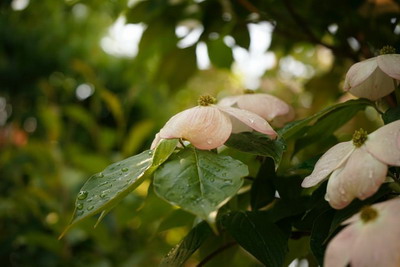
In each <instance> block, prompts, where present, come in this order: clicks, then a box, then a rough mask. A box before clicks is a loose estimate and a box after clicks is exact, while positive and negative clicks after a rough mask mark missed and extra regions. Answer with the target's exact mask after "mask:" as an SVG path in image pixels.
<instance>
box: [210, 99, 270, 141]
mask: <svg viewBox="0 0 400 267" xmlns="http://www.w3.org/2000/svg"><path fill="white" fill-rule="evenodd" d="M218 108H219V109H220V110H221V111H223V112H226V113H228V114H229V115H231V116H233V117H235V118H236V119H238V120H240V121H241V122H243V123H244V124H246V125H247V126H249V127H251V128H252V129H254V130H256V131H257V132H260V133H263V134H266V135H268V136H269V137H271V138H276V137H277V135H278V134H277V133H276V132H275V131H274V129H272V127H271V125H269V123H268V122H267V121H266V120H264V119H263V118H261V117H260V116H258V115H257V114H254V113H252V112H250V111H247V110H243V109H238V108H232V107H221V106H219V107H218Z"/></svg>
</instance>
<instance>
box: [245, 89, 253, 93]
mask: <svg viewBox="0 0 400 267" xmlns="http://www.w3.org/2000/svg"><path fill="white" fill-rule="evenodd" d="M243 93H244V94H254V93H255V92H254V90H251V89H246V90H244V91H243Z"/></svg>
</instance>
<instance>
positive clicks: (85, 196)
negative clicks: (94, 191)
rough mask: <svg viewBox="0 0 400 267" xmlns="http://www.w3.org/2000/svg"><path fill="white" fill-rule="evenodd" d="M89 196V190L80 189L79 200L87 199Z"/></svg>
mask: <svg viewBox="0 0 400 267" xmlns="http://www.w3.org/2000/svg"><path fill="white" fill-rule="evenodd" d="M87 196H88V191H80V192H79V194H78V199H79V200H84V199H86V198H87Z"/></svg>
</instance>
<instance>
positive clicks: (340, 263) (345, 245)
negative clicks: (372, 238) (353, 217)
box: [324, 227, 358, 267]
mask: <svg viewBox="0 0 400 267" xmlns="http://www.w3.org/2000/svg"><path fill="white" fill-rule="evenodd" d="M357 236H358V229H357V228H355V227H346V228H345V229H344V230H342V231H341V232H340V233H338V234H337V235H336V236H335V237H334V238H333V239H332V240H331V241H330V242H329V244H328V247H327V248H326V251H325V258H324V266H325V267H346V266H347V264H349V263H350V259H351V256H352V253H353V251H354V250H355V249H357V247H355V246H353V244H354V241H355V239H356V238H357Z"/></svg>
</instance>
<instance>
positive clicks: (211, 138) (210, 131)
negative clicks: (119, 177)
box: [152, 96, 277, 149]
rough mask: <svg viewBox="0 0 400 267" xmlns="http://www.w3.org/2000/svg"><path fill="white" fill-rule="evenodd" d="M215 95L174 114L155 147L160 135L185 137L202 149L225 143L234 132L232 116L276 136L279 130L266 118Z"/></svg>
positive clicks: (164, 136) (202, 98) (262, 131)
mask: <svg viewBox="0 0 400 267" xmlns="http://www.w3.org/2000/svg"><path fill="white" fill-rule="evenodd" d="M214 103H215V99H213V98H212V97H210V96H203V97H201V98H200V100H199V106H197V107H193V108H190V109H187V110H184V111H182V112H180V113H178V114H176V115H175V116H173V117H172V118H171V119H170V120H169V121H168V122H167V123H166V124H165V126H164V127H163V128H162V129H161V130H160V132H159V133H158V134H157V135H156V138H155V141H154V142H153V144H152V147H155V146H156V145H157V143H158V142H159V140H160V139H172V138H181V139H183V140H187V141H189V142H190V143H191V144H192V145H193V146H195V147H196V148H198V149H214V148H217V147H219V146H221V145H223V144H224V143H225V142H226V140H228V138H229V136H230V135H231V132H232V121H231V119H232V118H235V119H237V120H238V121H240V122H241V123H244V124H246V125H247V126H249V127H251V129H254V130H255V131H258V132H261V133H264V134H266V135H268V136H270V137H271V138H275V137H276V136H277V133H276V132H275V131H274V129H272V127H271V126H270V125H269V124H268V122H267V121H265V120H264V119H263V118H261V117H260V116H258V115H257V114H254V113H252V112H250V111H247V110H241V109H238V108H232V107H223V106H218V105H214Z"/></svg>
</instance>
